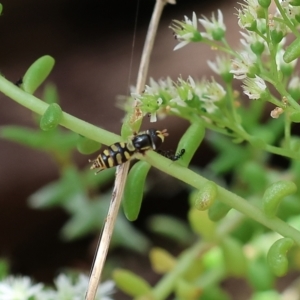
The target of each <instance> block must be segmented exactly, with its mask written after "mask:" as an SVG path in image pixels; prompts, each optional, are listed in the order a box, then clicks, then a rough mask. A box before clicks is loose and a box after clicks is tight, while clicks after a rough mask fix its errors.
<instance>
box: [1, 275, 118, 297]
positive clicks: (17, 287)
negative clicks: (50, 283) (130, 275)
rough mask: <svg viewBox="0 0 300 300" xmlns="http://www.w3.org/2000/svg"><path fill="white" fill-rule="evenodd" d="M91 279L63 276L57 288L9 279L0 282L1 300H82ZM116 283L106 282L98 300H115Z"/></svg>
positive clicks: (17, 278)
mask: <svg viewBox="0 0 300 300" xmlns="http://www.w3.org/2000/svg"><path fill="white" fill-rule="evenodd" d="M88 282H89V278H88V277H87V276H85V275H79V276H78V278H77V279H76V280H72V279H71V278H70V277H68V276H66V275H64V274H61V275H59V276H58V277H57V278H56V280H55V282H54V283H55V288H56V289H52V288H45V286H44V285H43V284H41V283H38V284H35V283H33V281H32V280H31V279H30V278H29V277H13V276H10V277H7V278H6V279H4V280H2V281H0V299H1V300H82V299H84V297H85V293H86V290H87V286H88ZM112 293H114V282H113V281H106V282H104V283H102V284H101V285H100V286H99V289H98V293H97V295H96V298H95V299H96V300H113V298H111V295H112Z"/></svg>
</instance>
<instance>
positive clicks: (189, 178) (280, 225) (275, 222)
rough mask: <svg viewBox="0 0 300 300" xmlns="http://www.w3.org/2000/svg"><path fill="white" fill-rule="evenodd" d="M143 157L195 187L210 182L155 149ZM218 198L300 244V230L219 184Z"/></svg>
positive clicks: (199, 187)
mask: <svg viewBox="0 0 300 300" xmlns="http://www.w3.org/2000/svg"><path fill="white" fill-rule="evenodd" d="M142 158H143V159H145V160H146V161H147V162H149V163H150V164H151V165H152V166H154V167H155V168H157V169H159V170H161V171H163V172H165V173H167V174H169V175H171V176H173V177H175V178H177V179H179V180H181V181H183V182H185V183H187V184H189V185H191V186H193V187H195V188H196V189H198V190H200V189H201V187H202V186H203V185H204V184H205V183H207V182H208V180H207V179H205V178H204V177H202V176H200V175H198V174H196V173H195V172H193V171H191V170H189V169H187V168H184V167H182V166H180V165H179V164H176V163H174V162H171V161H170V160H168V159H166V158H164V157H162V156H161V155H159V154H157V153H155V152H153V151H149V152H147V153H146V155H144V157H142ZM218 199H220V201H221V202H223V203H225V204H227V205H229V206H230V207H232V208H234V209H236V210H237V211H239V212H241V213H243V214H244V215H246V216H247V217H249V218H251V219H253V220H255V221H257V222H259V223H261V224H263V225H264V226H266V227H268V228H270V229H272V230H273V231H276V232H278V233H279V234H281V235H282V236H284V237H290V238H292V239H293V240H294V241H295V242H296V243H297V244H298V245H300V232H299V231H298V230H296V229H295V228H293V227H291V226H290V225H288V224H286V223H285V222H283V221H282V220H280V219H279V218H277V217H275V218H267V217H266V215H265V214H264V213H263V212H262V210H261V209H259V208H258V207H256V206H254V205H253V204H251V203H249V202H247V201H246V200H245V199H243V198H242V197H239V196H238V195H236V194H234V193H231V192H230V191H227V190H226V189H224V188H222V187H220V186H218Z"/></svg>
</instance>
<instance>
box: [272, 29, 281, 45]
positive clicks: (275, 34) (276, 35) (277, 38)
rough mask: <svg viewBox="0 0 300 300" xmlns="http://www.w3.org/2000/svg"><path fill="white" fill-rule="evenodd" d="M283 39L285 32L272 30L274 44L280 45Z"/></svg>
mask: <svg viewBox="0 0 300 300" xmlns="http://www.w3.org/2000/svg"><path fill="white" fill-rule="evenodd" d="M282 39H283V32H282V31H277V30H271V40H272V42H273V43H274V44H279V43H280V42H281V41H282Z"/></svg>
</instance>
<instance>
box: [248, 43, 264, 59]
mask: <svg viewBox="0 0 300 300" xmlns="http://www.w3.org/2000/svg"><path fill="white" fill-rule="evenodd" d="M250 48H251V50H252V52H253V53H254V54H256V55H259V56H260V55H261V54H262V53H263V52H264V49H265V45H264V44H263V43H261V42H256V43H254V44H251V45H250Z"/></svg>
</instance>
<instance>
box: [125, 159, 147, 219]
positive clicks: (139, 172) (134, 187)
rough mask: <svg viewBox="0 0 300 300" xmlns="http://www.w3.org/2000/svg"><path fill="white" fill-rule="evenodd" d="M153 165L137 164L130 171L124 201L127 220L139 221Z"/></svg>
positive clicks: (142, 162) (143, 162) (141, 162)
mask: <svg viewBox="0 0 300 300" xmlns="http://www.w3.org/2000/svg"><path fill="white" fill-rule="evenodd" d="M150 168H151V165H150V164H149V163H147V162H145V161H139V162H137V163H136V164H135V165H134V166H133V167H132V168H131V170H130V171H129V174H128V177H127V181H126V185H125V190H124V199H123V201H122V204H123V209H124V213H125V216H126V218H127V219H128V220H129V221H134V220H136V219H137V217H138V215H139V212H140V208H141V204H142V200H143V194H144V186H145V181H146V177H147V174H148V172H149V170H150Z"/></svg>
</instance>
